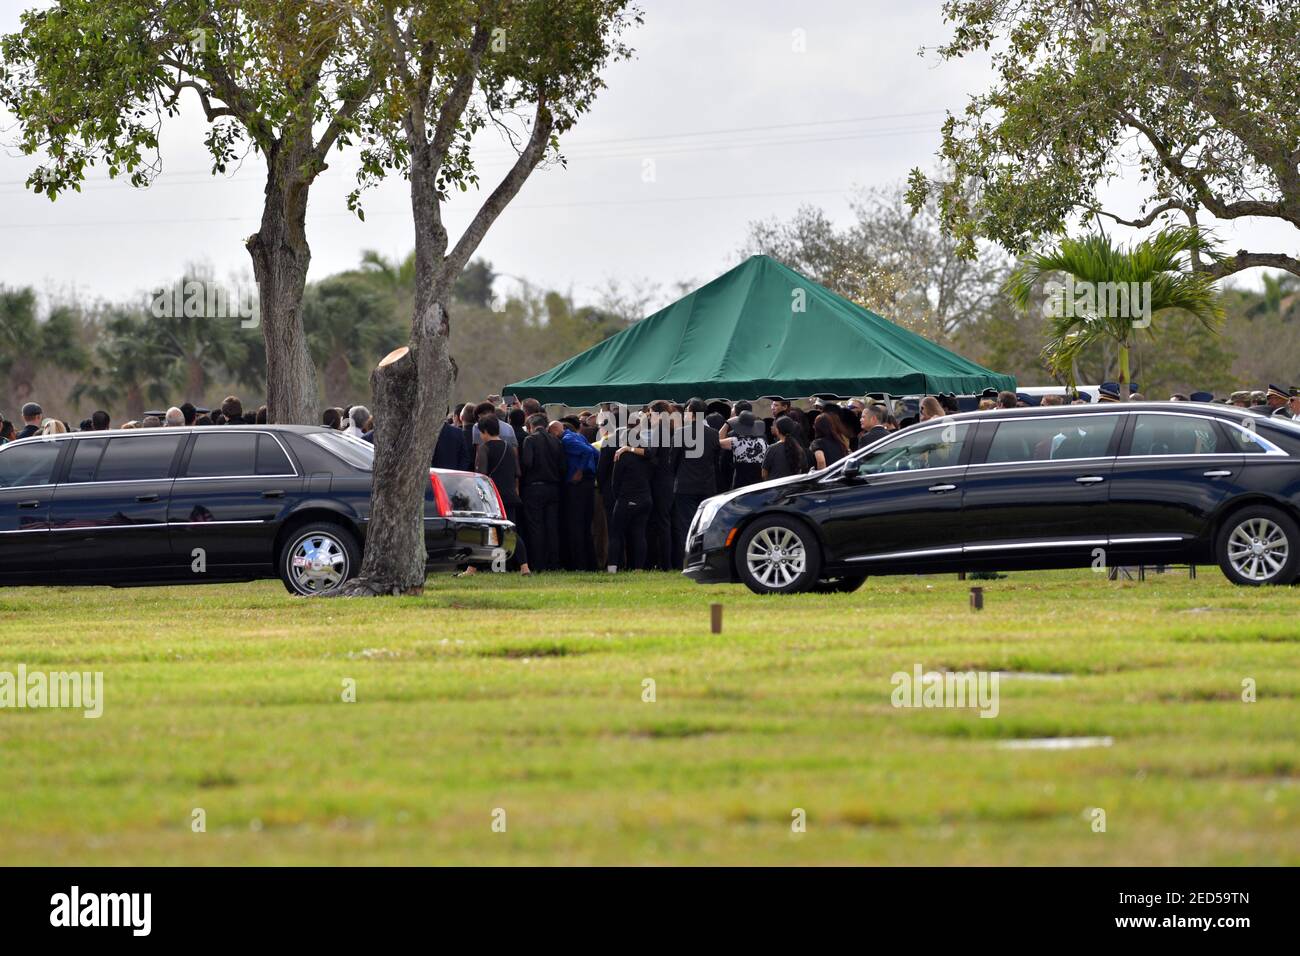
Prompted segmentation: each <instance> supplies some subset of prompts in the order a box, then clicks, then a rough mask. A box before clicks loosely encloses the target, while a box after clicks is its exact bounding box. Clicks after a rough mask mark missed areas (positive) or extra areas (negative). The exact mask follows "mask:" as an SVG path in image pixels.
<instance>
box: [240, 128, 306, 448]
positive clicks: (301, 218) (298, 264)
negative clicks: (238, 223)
mask: <svg viewBox="0 0 1300 956" xmlns="http://www.w3.org/2000/svg"><path fill="white" fill-rule="evenodd" d="M309 147H310V141H309V140H307V141H304V142H294V141H292V140H284V141H282V142H281V143H278V144H277V145H276V146H275V147H274V148H273V149H272V151H271V154H270V155H268V156H267V177H266V199H265V201H264V203H263V206H262V224H261V228H260V229H259V230H258V231H257V232H255V233H254V234H253V235H251V236H249V238H248V242H247V243H246V244H247V246H248V254H249V256H251V257H252V260H253V276H254V277H255V279H256V280H257V295H258V302H259V307H260V310H261V323H262V338H263V341H265V343H266V410H267V420H268V421H270V422H274V423H279V424H296V425H311V424H315V423H316V421H317V418H318V416H319V410H318V409H317V407H316V406H317V404H318V403H319V401H320V399H319V396H318V394H317V391H316V366H315V365H314V364H312V360H311V353H310V352H308V350H307V335H306V333H305V332H304V330H303V327H302V296H303V290H304V289H305V288H306V286H307V267H308V265H309V264H310V262H311V249H310V247H309V246H308V245H307V225H306V221H307V192H308V189H309V186H310V183H309V181H308V180H307V178H306V175H304V168H305V165H306V163H307V162H308V153H309V151H310V150H309Z"/></svg>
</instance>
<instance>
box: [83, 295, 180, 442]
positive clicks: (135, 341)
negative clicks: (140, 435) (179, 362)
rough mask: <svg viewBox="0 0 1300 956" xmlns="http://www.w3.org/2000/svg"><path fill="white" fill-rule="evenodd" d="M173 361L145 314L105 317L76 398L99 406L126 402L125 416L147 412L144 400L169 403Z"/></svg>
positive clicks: (114, 406)
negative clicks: (170, 359) (169, 360)
mask: <svg viewBox="0 0 1300 956" xmlns="http://www.w3.org/2000/svg"><path fill="white" fill-rule="evenodd" d="M175 377H176V376H175V367H174V366H170V365H169V364H168V356H167V354H166V352H165V350H164V349H163V346H162V344H161V343H160V342H159V340H158V336H157V335H155V334H154V331H153V329H152V328H151V327H150V325H149V322H148V321H147V320H146V319H144V318H143V317H141V316H139V315H136V314H132V313H129V312H124V311H117V312H114V313H113V314H111V315H110V316H109V317H108V319H107V320H106V321H105V323H104V326H103V331H102V332H101V333H100V339H99V342H98V344H97V345H96V346H95V352H94V357H93V360H92V362H91V363H90V367H89V370H88V372H87V375H86V377H85V378H84V379H82V381H80V382H79V383H77V385H76V387H75V388H73V390H72V400H73V401H74V402H77V403H80V402H82V401H86V400H89V401H91V402H94V403H95V404H97V405H99V406H100V407H101V408H105V409H112V408H118V407H121V406H125V407H126V416H127V418H140V417H141V416H143V415H144V409H145V403H146V402H149V403H152V404H156V405H165V404H168V403H169V402H170V401H171V399H170V397H169V396H170V394H171V391H172V386H173V385H174V384H175V382H174V379H175Z"/></svg>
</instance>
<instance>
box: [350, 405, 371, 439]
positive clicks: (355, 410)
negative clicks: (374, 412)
mask: <svg viewBox="0 0 1300 956" xmlns="http://www.w3.org/2000/svg"><path fill="white" fill-rule="evenodd" d="M368 431H370V409H368V408H366V406H364V405H353V406H352V407H351V408H350V409H348V417H347V419H346V420H345V421H344V423H343V434H345V435H349V436H351V437H352V438H361V437H362V436H363V435H365V433H366V432H368Z"/></svg>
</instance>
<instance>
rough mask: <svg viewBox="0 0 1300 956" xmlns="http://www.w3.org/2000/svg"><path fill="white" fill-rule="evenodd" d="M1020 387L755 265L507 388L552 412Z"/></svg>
mask: <svg viewBox="0 0 1300 956" xmlns="http://www.w3.org/2000/svg"><path fill="white" fill-rule="evenodd" d="M990 387H991V388H996V389H999V390H1001V389H1009V390H1014V389H1015V387H1016V382H1015V379H1014V378H1012V377H1010V376H1008V375H999V374H998V373H996V372H991V371H989V370H988V369H986V368H983V367H982V366H979V365H976V364H975V363H974V362H971V361H968V360H967V359H964V358H962V357H961V356H960V355H957V354H955V353H953V352H949V351H948V350H947V349H945V348H942V347H940V346H938V345H935V344H934V343H933V342H930V341H928V340H927V339H924V338H922V337H921V336H919V335H917V334H915V333H914V332H909V331H908V330H907V329H904V328H902V327H901V326H898V325H895V324H894V323H893V322H890V321H888V320H887V319H883V318H881V317H880V316H878V315H876V314H875V313H874V312H871V311H869V310H867V309H864V308H862V307H861V306H859V305H855V304H853V303H852V302H850V301H849V300H847V299H845V298H842V297H841V296H838V295H836V294H835V293H833V292H831V291H830V290H829V289H825V288H823V287H822V286H820V285H818V284H817V283H815V282H813V281H812V280H810V279H807V278H805V277H804V276H801V275H800V274H799V273H797V272H795V271H793V270H791V269H787V268H786V267H785V266H783V265H781V264H780V263H779V262H777V261H776V260H775V259H771V258H768V257H767V256H753V257H751V258H749V259H747V260H746V261H745V262H743V263H741V264H740V265H738V266H736V268H734V269H732V270H731V271H730V272H726V273H724V274H723V275H721V276H719V277H718V278H716V279H714V280H713V281H712V282H710V283H708V284H707V285H704V286H701V287H700V288H698V289H696V290H695V291H694V292H692V293H690V294H689V295H687V296H685V297H684V298H681V299H678V300H677V301H676V302H674V303H673V304H672V305H670V306H668V307H667V308H664V309H661V310H660V311H658V312H656V313H655V314H654V315H652V316H650V317H648V318H646V319H644V320H642V321H640V322H638V323H637V324H636V325H634V326H632V327H631V328H628V329H625V330H624V331H622V332H620V333H618V335H615V336H613V337H611V338H608V339H606V340H605V341H604V342H601V343H600V344H599V345H595V346H592V347H591V348H589V349H587V351H585V352H582V353H580V354H578V355H575V356H574V357H573V358H571V359H568V360H567V361H565V362H562V363H560V364H559V365H557V366H555V368H553V369H551V370H550V371H547V372H543V373H541V374H540V375H535V376H533V377H532V378H528V379H524V380H523V381H522V382H515V383H514V384H512V385H507V386H506V387H505V392H504V394H507V395H518V396H519V397H520V398H536V399H537V400H539V401H540V402H542V403H544V404H565V405H591V404H595V403H597V402H622V403H624V404H629V405H632V404H641V403H644V402H649V401H652V400H654V399H657V398H664V399H670V400H672V401H678V402H680V401H685V400H686V399H688V398H690V397H692V396H699V397H701V398H728V399H732V400H739V399H755V398H762V397H764V396H781V397H783V398H790V399H794V398H808V397H810V396H814V395H837V396H840V397H845V398H847V397H850V396H854V395H865V394H869V393H873V392H883V393H887V394H889V395H922V394H933V393H936V392H956V393H957V394H962V395H970V394H974V393H977V392H980V391H982V390H983V389H986V388H990Z"/></svg>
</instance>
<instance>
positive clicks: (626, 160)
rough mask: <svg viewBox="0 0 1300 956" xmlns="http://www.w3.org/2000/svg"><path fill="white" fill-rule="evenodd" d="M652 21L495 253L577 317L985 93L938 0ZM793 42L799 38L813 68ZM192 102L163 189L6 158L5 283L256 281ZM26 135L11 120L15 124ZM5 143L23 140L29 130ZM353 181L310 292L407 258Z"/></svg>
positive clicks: (1, 252)
mask: <svg viewBox="0 0 1300 956" xmlns="http://www.w3.org/2000/svg"><path fill="white" fill-rule="evenodd" d="M33 5H36V4H33V3H32V2H30V0H29V2H23V0H0V31H4V32H10V31H13V30H15V29H17V26H18V14H19V11H20V10H21V9H24V8H27V7H30V6H33ZM641 5H642V7H643V9H645V10H646V23H645V25H644V26H643V27H642V28H641V29H640V30H637V31H635V32H634V33H633V35H632V36H631V37H630V38H629V39H630V41H631V42H632V44H633V45H634V46H635V47H636V49H637V56H636V58H635V59H634V60H632V61H631V62H627V63H622V64H619V65H618V66H616V67H614V68H613V69H611V70H610V71H609V73H608V75H607V80H608V85H609V88H608V89H607V90H606V91H604V92H603V93H602V95H601V96H600V98H599V100H598V101H597V103H596V106H595V108H594V110H593V111H592V112H591V113H590V114H589V115H588V116H587V117H586V118H584V120H583V121H582V122H581V123H580V124H579V126H578V128H577V129H575V130H574V131H573V132H572V133H570V134H569V135H568V136H567V137H566V138H565V140H564V141H563V143H564V147H565V152H566V154H567V155H568V157H569V165H568V168H567V169H564V168H555V169H548V170H545V171H540V172H539V173H537V174H535V175H534V176H533V178H532V179H531V180H530V182H529V183H528V185H527V186H526V187H525V188H524V191H523V192H522V194H521V195H520V196H519V198H518V199H517V200H516V201H515V203H514V204H513V205H512V206H511V207H510V208H509V209H508V210H507V212H506V213H505V215H504V216H503V217H502V218H501V219H500V220H498V222H497V224H496V226H495V227H494V228H493V230H492V231H491V233H490V234H489V236H488V238H487V240H486V241H485V242H484V244H483V245H482V246H481V247H480V249H479V253H478V254H479V255H481V256H483V257H485V258H487V259H489V260H490V261H491V262H492V264H493V265H494V267H495V268H496V269H497V270H498V271H499V272H501V273H504V274H507V275H511V276H517V277H523V278H525V279H527V280H529V281H531V282H533V283H534V284H538V285H541V286H544V287H547V288H557V289H562V290H569V291H572V292H573V293H574V295H575V296H576V298H577V299H578V300H579V301H590V300H591V299H592V298H594V297H595V295H596V294H597V291H598V289H599V288H600V287H602V286H603V285H604V284H605V283H606V282H607V281H608V280H611V279H614V280H618V281H620V282H622V283H624V284H625V285H626V284H628V283H636V282H646V281H648V282H652V283H659V284H662V286H663V287H664V288H663V294H662V295H661V296H660V298H659V300H657V301H656V303H655V304H656V305H659V304H663V303H664V302H665V301H666V300H667V299H669V298H671V295H669V287H670V286H671V284H672V283H674V282H677V281H682V280H697V281H701V282H702V281H704V280H706V279H708V278H711V277H712V276H714V275H715V274H717V273H719V272H721V271H722V270H723V269H725V268H727V267H728V266H729V265H731V264H733V263H734V262H735V260H736V251H737V249H738V248H739V246H740V245H741V244H742V242H743V240H744V237H745V234H746V225H747V223H748V222H750V221H751V220H754V219H763V218H767V217H770V216H774V215H775V216H787V215H789V214H790V213H792V212H793V211H794V210H795V209H796V208H797V207H798V206H799V205H800V204H802V203H814V204H817V205H820V206H823V207H825V208H826V209H827V210H828V211H829V212H830V213H831V215H832V216H834V217H835V218H837V219H840V220H844V219H846V217H847V215H848V200H849V198H850V194H851V192H852V190H853V188H854V187H855V186H876V185H884V184H887V183H891V182H895V181H898V180H901V179H902V178H903V177H905V176H906V174H907V172H908V170H909V169H911V168H912V167H913V166H917V165H920V166H923V167H925V168H927V169H928V168H930V167H932V165H933V156H934V153H935V149H936V148H937V146H938V144H939V139H940V137H939V132H938V130H939V126H940V124H941V122H942V120H943V111H944V110H945V109H952V110H954V111H956V110H959V109H960V108H961V107H962V105H963V104H964V102H965V98H966V95H967V94H969V93H971V92H974V91H977V90H980V89H982V88H984V87H985V86H986V85H987V83H988V81H989V73H988V66H987V61H977V60H974V59H969V60H966V61H962V62H957V63H943V64H940V63H939V62H938V61H937V58H936V57H935V56H934V55H933V54H927V55H926V56H925V57H922V56H919V55H918V50H919V49H920V48H921V47H922V46H927V47H933V46H935V45H936V44H938V43H940V42H942V41H943V40H945V39H947V37H948V35H949V29H948V28H947V27H945V25H944V24H943V22H942V18H941V15H940V8H941V4H940V2H939V0H914V2H905V3H900V2H897V0H892V2H891V0H805V2H803V3H799V4H794V3H790V2H789V0H642V3H641ZM795 31H803V36H804V37H805V38H806V39H805V43H806V50H805V51H804V52H799V51H798V50H797V49H796V43H795V37H796V33H795ZM186 105H187V106H188V107H189V109H187V111H186V113H185V115H183V116H182V117H181V118H180V119H179V120H177V121H174V122H173V123H172V125H170V126H169V127H167V128H166V129H165V131H164V138H163V162H164V172H163V175H162V177H161V178H160V179H159V180H158V181H157V183H156V184H155V185H154V186H153V187H152V188H150V189H147V190H138V189H133V188H131V187H130V186H129V185H126V184H124V183H121V182H111V181H108V180H107V179H106V178H105V177H104V174H102V173H97V174H95V179H94V180H93V181H92V182H90V183H88V184H87V185H86V186H85V187H84V189H83V192H81V193H80V194H76V193H69V194H67V195H65V196H63V197H61V198H60V199H59V200H58V201H57V202H56V203H53V204H52V203H50V201H49V200H47V199H45V198H43V197H39V196H35V195H33V194H31V193H30V192H27V191H26V190H25V189H24V188H23V187H22V185H21V184H22V182H23V181H24V179H25V178H26V176H27V175H28V174H29V172H30V170H31V168H32V167H33V166H34V165H35V161H34V159H33V158H29V157H22V156H19V155H17V154H16V151H15V150H13V149H12V148H7V149H4V150H0V283H4V284H7V285H33V286H36V287H37V288H38V289H40V290H42V291H44V292H57V291H60V290H69V289H75V290H76V291H78V292H79V293H81V294H83V295H86V296H89V297H91V298H99V297H103V298H123V297H126V296H131V295H137V294H141V295H142V294H144V292H145V291H146V290H148V289H150V288H153V287H156V286H160V285H162V284H163V283H164V282H168V281H171V280H173V279H174V278H175V277H176V276H178V275H179V274H180V273H181V272H182V270H183V269H184V268H185V267H186V266H187V264H189V263H195V262H203V263H207V264H209V265H211V266H212V268H213V269H214V270H215V272H216V273H217V274H218V275H221V276H228V275H232V274H246V273H248V272H249V266H248V257H247V253H246V252H245V250H244V247H243V238H244V237H245V236H247V235H248V234H250V233H251V232H253V231H254V230H255V229H256V227H257V221H258V215H259V211H260V206H261V184H262V181H263V164H262V160H261V158H260V157H259V156H256V155H250V156H249V157H248V158H247V159H246V160H245V162H244V165H243V168H242V169H241V170H240V171H239V172H237V173H235V174H233V175H230V176H228V177H226V178H214V177H212V176H211V175H210V174H209V173H208V172H207V170H208V169H209V164H208V162H207V159H206V153H205V151H204V150H203V147H202V134H203V129H204V128H205V124H204V123H203V122H202V118H201V112H200V111H199V110H198V108H197V104H196V103H193V102H187V103H186ZM11 122H12V117H9V116H6V115H4V114H3V113H0V127H8V126H10V124H11ZM737 130H744V132H737ZM0 141H3V142H4V143H5V145H6V146H8V145H9V144H11V143H12V141H13V133H12V131H10V132H9V133H8V134H0ZM488 150H490V151H491V153H492V154H493V155H492V156H491V158H490V159H485V161H484V162H483V164H482V166H481V169H482V172H483V174H484V183H485V184H490V183H493V182H494V181H495V177H496V176H499V175H500V174H501V172H503V171H504V168H505V165H506V156H505V154H504V151H503V148H502V146H500V145H495V144H492V143H488V144H485V154H484V155H485V157H486V155H487V151H488ZM647 162H652V163H653V172H654V181H652V182H647V181H645V179H646V177H645V175H644V173H645V170H646V168H647V165H646V164H647ZM353 168H354V158H353V157H350V156H347V155H346V154H337V153H336V154H334V158H333V160H332V164H331V169H330V171H329V172H327V173H326V174H325V175H324V176H323V177H322V178H321V179H320V180H319V181H318V182H317V184H316V185H315V186H314V187H313V189H312V200H311V208H310V210H309V213H308V233H309V239H310V242H311V247H312V267H311V278H313V279H319V278H322V277H324V276H326V275H328V274H330V273H331V272H336V271H339V270H341V269H346V268H350V267H352V266H354V265H356V263H357V261H358V259H359V257H360V253H361V251H362V250H363V249H367V248H374V249H378V250H379V251H381V252H382V253H384V254H386V255H390V256H401V255H404V254H405V253H406V252H408V251H409V250H410V248H411V246H412V230H411V226H410V211H409V203H408V200H407V193H406V185H405V182H404V181H403V180H401V179H400V178H398V179H394V180H393V181H391V182H389V183H387V184H385V185H384V186H382V187H381V188H379V189H377V190H374V191H372V192H370V193H368V194H367V195H366V197H365V206H366V221H365V222H360V221H358V220H357V219H356V218H355V217H353V216H351V215H350V214H349V213H348V212H347V210H346V208H345V205H344V197H345V196H346V194H347V192H348V191H349V189H350V188H351V186H352V184H353V179H352V175H351V170H352V169H353ZM489 188H490V187H489ZM481 195H482V194H479V195H478V196H474V194H471V199H481ZM1123 208H1124V211H1125V212H1128V213H1132V212H1133V211H1135V209H1136V207H1135V206H1133V205H1132V204H1128V205H1127V206H1125V207H1123ZM471 214H472V208H471V206H470V204H469V203H468V202H462V203H459V204H457V205H456V206H454V207H453V208H452V210H451V212H450V214H449V217H448V218H449V224H450V225H451V227H452V228H453V230H454V229H456V228H457V227H460V226H463V225H464V224H465V223H466V222H467V221H468V218H469V216H470V215H471ZM1224 235H1225V236H1227V237H1230V238H1229V241H1228V242H1227V246H1228V248H1231V249H1235V248H1237V246H1238V245H1249V246H1251V247H1252V248H1255V247H1258V248H1277V245H1276V244H1277V243H1279V242H1294V235H1293V234H1291V231H1290V230H1289V229H1287V228H1285V227H1280V226H1278V225H1274V224H1260V223H1255V224H1244V225H1243V226H1241V227H1239V228H1238V229H1236V230H1233V229H1229V230H1225V231H1224ZM1238 237H1241V238H1244V239H1245V242H1242V243H1238V242H1236V239H1237V238H1238ZM1269 242H1272V243H1273V244H1274V245H1273V246H1268V245H1267V243H1269ZM499 288H500V287H499Z"/></svg>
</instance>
